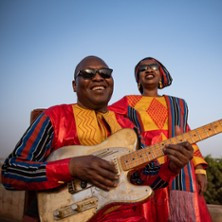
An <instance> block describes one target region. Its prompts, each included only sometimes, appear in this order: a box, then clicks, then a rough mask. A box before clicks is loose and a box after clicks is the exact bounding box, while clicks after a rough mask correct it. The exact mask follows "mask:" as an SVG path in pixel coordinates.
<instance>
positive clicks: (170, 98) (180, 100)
mask: <svg viewBox="0 0 222 222" xmlns="http://www.w3.org/2000/svg"><path fill="white" fill-rule="evenodd" d="M164 97H165V98H166V100H170V101H175V102H180V103H184V104H185V105H187V102H186V101H185V99H183V98H179V97H176V96H170V95H164Z"/></svg>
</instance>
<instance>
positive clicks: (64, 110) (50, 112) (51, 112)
mask: <svg viewBox="0 0 222 222" xmlns="http://www.w3.org/2000/svg"><path fill="white" fill-rule="evenodd" d="M72 105H73V104H60V105H55V106H51V107H49V108H47V109H46V110H44V113H45V114H46V115H47V116H49V117H53V116H55V115H56V116H57V117H58V116H61V115H62V116H66V115H69V114H72V113H73V111H72Z"/></svg>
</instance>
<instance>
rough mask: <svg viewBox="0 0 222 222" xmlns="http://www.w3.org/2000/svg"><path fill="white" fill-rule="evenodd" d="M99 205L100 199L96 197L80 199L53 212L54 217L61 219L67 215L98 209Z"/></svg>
mask: <svg viewBox="0 0 222 222" xmlns="http://www.w3.org/2000/svg"><path fill="white" fill-rule="evenodd" d="M97 206H98V199H97V198H96V197H92V198H88V199H86V200H83V201H79V202H77V203H75V204H71V205H69V206H66V207H62V208H60V209H57V210H55V211H54V212H53V218H54V219H55V220H61V219H63V218H65V217H68V216H72V215H74V214H78V213H81V212H83V211H86V210H89V209H92V208H95V209H96V208H97Z"/></svg>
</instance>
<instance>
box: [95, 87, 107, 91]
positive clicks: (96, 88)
mask: <svg viewBox="0 0 222 222" xmlns="http://www.w3.org/2000/svg"><path fill="white" fill-rule="evenodd" d="M104 89H105V87H104V86H94V87H93V88H92V91H102V90H104Z"/></svg>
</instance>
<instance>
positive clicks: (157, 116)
mask: <svg viewBox="0 0 222 222" xmlns="http://www.w3.org/2000/svg"><path fill="white" fill-rule="evenodd" d="M156 105H158V108H157V107H156ZM135 109H136V110H137V111H138V112H139V115H140V118H141V121H142V124H143V127H144V131H151V130H159V129H163V130H167V129H168V110H167V104H166V101H165V98H164V97H146V96H143V97H142V98H141V99H140V101H139V102H138V103H137V104H136V105H135Z"/></svg>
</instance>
